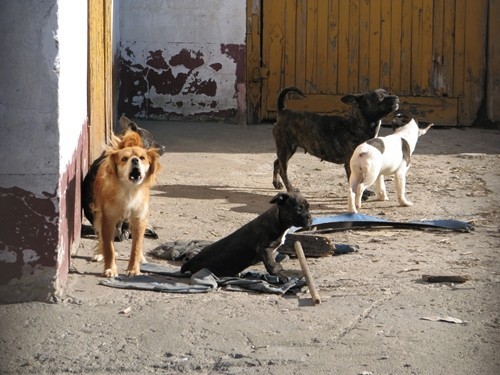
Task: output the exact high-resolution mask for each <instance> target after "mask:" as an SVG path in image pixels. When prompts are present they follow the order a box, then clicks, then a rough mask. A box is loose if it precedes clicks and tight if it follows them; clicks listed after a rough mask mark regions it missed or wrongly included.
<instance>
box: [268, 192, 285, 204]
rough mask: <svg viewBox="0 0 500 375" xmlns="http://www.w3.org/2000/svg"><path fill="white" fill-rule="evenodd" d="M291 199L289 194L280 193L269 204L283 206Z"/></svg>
mask: <svg viewBox="0 0 500 375" xmlns="http://www.w3.org/2000/svg"><path fill="white" fill-rule="evenodd" d="M288 198H290V195H288V194H287V193H278V194H277V195H276V196H275V197H274V198H273V199H271V201H270V202H269V203H276V204H277V205H278V206H282V205H283V204H285V202H286V201H287V200H288Z"/></svg>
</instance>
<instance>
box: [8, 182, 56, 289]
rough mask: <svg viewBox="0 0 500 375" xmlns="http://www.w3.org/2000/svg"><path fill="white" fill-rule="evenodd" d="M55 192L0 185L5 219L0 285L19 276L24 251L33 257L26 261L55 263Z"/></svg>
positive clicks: (23, 261) (37, 263)
mask: <svg viewBox="0 0 500 375" xmlns="http://www.w3.org/2000/svg"><path fill="white" fill-rule="evenodd" d="M56 195H57V194H56V192H55V191H54V193H52V194H50V193H44V194H43V195H42V196H36V195H34V194H33V193H31V192H29V191H26V190H24V189H21V188H19V187H11V188H2V187H0V212H3V213H5V212H8V213H9V220H4V223H3V224H2V225H1V226H0V251H2V252H4V256H3V257H2V260H0V284H7V283H8V282H9V281H10V280H12V279H14V278H21V276H22V273H23V267H24V266H25V265H26V261H25V259H24V257H25V255H26V254H25V251H26V250H28V251H29V250H31V251H33V255H34V257H35V258H33V259H29V262H28V264H29V265H30V266H32V267H33V268H34V267H35V266H43V267H52V268H55V266H56V264H57V254H56V252H55V251H54V250H55V249H56V248H57V241H58V227H59V223H58V216H59V215H58V209H57V197H56Z"/></svg>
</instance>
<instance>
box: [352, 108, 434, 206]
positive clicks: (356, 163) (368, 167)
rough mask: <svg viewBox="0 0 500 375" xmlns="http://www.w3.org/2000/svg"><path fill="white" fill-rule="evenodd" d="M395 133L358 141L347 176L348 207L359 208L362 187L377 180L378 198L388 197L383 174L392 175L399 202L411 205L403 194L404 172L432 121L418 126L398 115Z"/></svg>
mask: <svg viewBox="0 0 500 375" xmlns="http://www.w3.org/2000/svg"><path fill="white" fill-rule="evenodd" d="M393 124H394V125H393V128H394V127H396V126H399V127H397V128H396V129H395V130H394V133H393V134H391V135H388V136H385V137H377V138H373V139H370V140H368V141H366V142H364V143H362V144H360V145H359V146H358V147H356V149H355V150H354V153H353V154H352V157H351V161H350V166H351V175H350V177H349V195H348V211H349V212H358V211H357V210H356V208H361V197H362V195H363V191H364V190H365V189H367V188H368V187H370V186H371V185H372V184H373V183H374V182H375V181H376V182H377V184H376V188H377V200H384V201H386V200H388V197H387V191H386V189H385V182H384V176H391V175H394V177H395V181H396V192H397V195H398V201H399V204H400V205H401V206H411V205H413V203H412V202H410V201H409V200H408V199H407V198H406V197H405V185H406V172H407V171H408V169H409V168H410V159H411V155H412V154H413V151H414V150H415V146H416V145H417V140H418V138H419V137H420V136H422V135H424V134H425V133H427V130H429V128H430V127H431V126H432V125H433V124H430V125H428V126H427V127H425V128H422V129H421V128H419V126H418V123H417V121H415V119H413V118H409V117H406V118H403V119H401V118H399V119H397V118H396V119H395V120H394V122H393Z"/></svg>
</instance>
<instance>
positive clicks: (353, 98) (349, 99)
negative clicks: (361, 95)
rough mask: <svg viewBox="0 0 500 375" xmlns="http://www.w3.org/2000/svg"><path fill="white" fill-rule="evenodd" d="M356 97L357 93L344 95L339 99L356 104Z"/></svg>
mask: <svg viewBox="0 0 500 375" xmlns="http://www.w3.org/2000/svg"><path fill="white" fill-rule="evenodd" d="M357 98H358V95H344V96H343V97H342V98H340V100H342V102H344V103H345V104H351V105H352V104H356V100H357Z"/></svg>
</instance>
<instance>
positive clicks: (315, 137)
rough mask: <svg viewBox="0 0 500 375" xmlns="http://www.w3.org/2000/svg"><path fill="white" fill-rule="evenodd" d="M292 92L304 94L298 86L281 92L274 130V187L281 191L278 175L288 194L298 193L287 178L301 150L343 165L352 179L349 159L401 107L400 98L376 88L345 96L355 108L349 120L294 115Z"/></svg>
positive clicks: (348, 102) (304, 114) (345, 101)
mask: <svg viewBox="0 0 500 375" xmlns="http://www.w3.org/2000/svg"><path fill="white" fill-rule="evenodd" d="M290 92H294V93H297V94H299V95H300V96H302V97H305V95H304V94H303V93H302V91H300V90H299V89H297V88H295V87H288V88H285V89H283V90H282V91H281V93H280V94H279V97H278V119H277V122H276V124H275V125H274V128H273V136H274V141H275V142H276V155H277V159H276V160H275V162H274V172H273V185H274V187H275V188H276V189H281V188H282V187H283V184H282V183H281V182H280V181H279V180H278V172H279V174H280V176H281V179H282V180H283V183H284V184H285V187H286V190H287V191H294V190H297V189H295V188H294V186H293V185H292V184H291V183H290V181H289V180H288V176H287V166H288V160H290V158H291V157H292V156H293V154H294V153H295V151H297V148H298V147H301V148H303V149H304V150H305V152H307V153H309V154H311V155H314V156H316V157H318V158H320V159H321V160H326V161H329V162H332V163H337V164H344V167H345V170H346V173H347V178H348V179H349V176H350V169H349V168H350V167H349V160H350V159H351V155H352V153H353V151H354V149H355V148H356V146H358V145H359V144H360V143H363V142H365V141H367V140H368V139H371V138H374V137H376V136H377V135H378V131H379V129H380V124H381V119H382V118H383V117H384V116H387V115H388V114H390V113H391V112H393V111H396V110H397V109H398V107H399V98H398V97H397V96H395V95H388V94H387V92H386V91H385V90H383V89H377V90H374V91H370V92H367V93H364V94H359V95H345V96H343V97H342V99H341V100H342V101H343V102H344V103H346V104H350V105H352V108H353V114H352V115H351V116H349V117H341V116H329V115H320V114H317V113H311V112H295V111H292V110H289V109H285V98H286V95H287V94H288V93H290Z"/></svg>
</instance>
